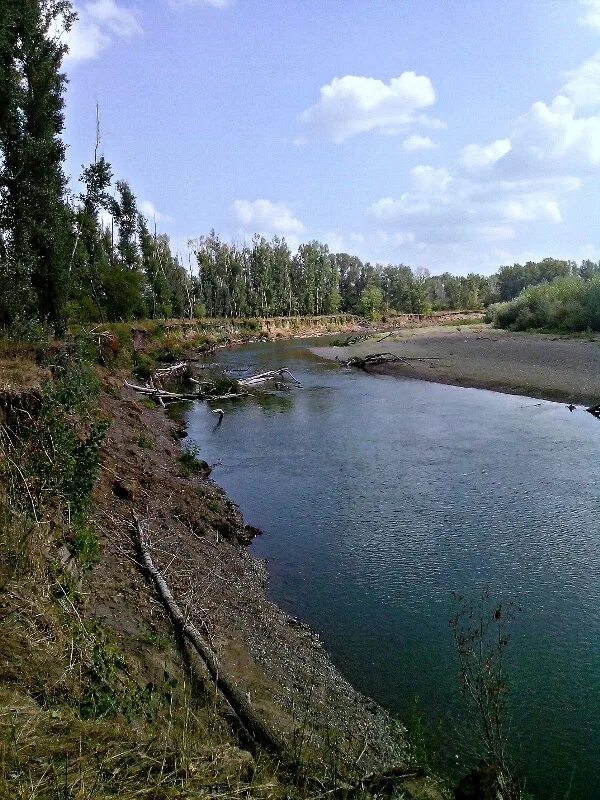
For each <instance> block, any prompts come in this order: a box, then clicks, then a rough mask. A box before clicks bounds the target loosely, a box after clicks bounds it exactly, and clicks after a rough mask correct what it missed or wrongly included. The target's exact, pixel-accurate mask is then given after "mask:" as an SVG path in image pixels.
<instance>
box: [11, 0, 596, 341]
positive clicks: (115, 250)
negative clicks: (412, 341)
mask: <svg viewBox="0 0 600 800" xmlns="http://www.w3.org/2000/svg"><path fill="white" fill-rule="evenodd" d="M1 7H2V18H1V31H0V34H1V46H2V56H3V59H4V62H3V74H2V85H1V94H2V97H1V99H2V102H1V103H0V187H1V192H0V325H1V326H3V327H4V328H7V329H10V330H11V331H12V332H13V333H14V334H15V335H16V336H17V338H18V337H19V336H23V335H29V332H30V331H31V329H32V327H33V328H35V326H37V327H38V332H39V331H41V332H43V331H44V330H50V331H52V332H54V333H56V334H58V335H62V334H64V332H65V331H66V329H67V326H68V325H69V324H73V323H94V322H107V321H126V320H132V319H142V318H152V319H165V318H174V317H186V318H194V317H202V316H210V317H234V318H243V317H261V316H262V317H266V316H293V315H320V314H332V313H336V312H338V311H342V312H347V313H355V314H360V315H362V316H365V317H367V318H370V319H374V318H377V317H379V316H380V315H382V314H384V313H389V312H390V311H392V312H393V311H397V312H399V313H414V314H429V313H431V312H432V311H436V310H443V309H472V310H476V309H482V308H484V307H487V306H489V305H490V304H492V303H494V302H497V301H510V300H511V299H513V298H514V297H516V296H517V295H518V294H519V292H521V291H522V290H523V289H525V288H527V287H528V286H532V285H535V284H540V283H541V284H545V283H548V282H550V281H552V280H553V279H554V278H556V277H566V276H570V275H573V274H576V273H577V272H578V271H579V273H580V274H583V273H586V272H590V271H595V270H597V269H598V265H597V264H593V263H592V262H584V263H583V264H582V265H581V267H579V268H578V267H577V266H576V265H575V264H574V263H572V262H569V261H560V260H556V259H551V258H547V259H544V260H543V261H541V262H539V263H537V262H536V263H534V262H528V263H527V264H526V265H524V266H521V265H518V264H515V265H513V266H505V267H502V268H501V269H500V270H499V271H498V273H496V274H495V275H492V276H483V275H477V274H474V273H472V274H469V275H467V276H456V275H452V274H451V273H450V272H444V273H443V274H441V275H431V274H430V273H429V271H428V270H427V269H423V268H420V269H417V270H412V269H411V268H410V267H408V266H406V265H404V264H399V265H390V264H388V265H385V264H379V263H376V264H372V263H370V262H363V261H361V259H359V258H358V257H356V256H354V255H350V254H347V253H332V252H330V250H329V247H328V246H327V245H326V244H324V243H322V242H317V241H311V242H307V243H304V244H302V245H300V246H299V248H298V250H297V252H295V253H293V252H292V251H291V249H290V247H289V245H288V243H287V242H286V241H285V239H282V238H277V237H275V238H273V239H271V240H270V241H268V240H267V239H265V238H264V237H263V236H260V235H258V234H257V235H256V236H254V237H253V238H252V241H251V242H250V243H243V244H235V243H232V244H227V243H225V242H223V241H221V239H220V238H219V236H218V235H217V234H216V233H215V232H214V231H211V232H210V233H209V234H208V235H207V236H202V237H200V238H198V239H196V240H194V241H192V242H190V254H189V255H190V258H189V263H188V264H187V265H185V266H184V264H183V263H182V260H181V258H180V257H179V256H178V255H176V254H174V253H173V252H172V249H171V246H170V243H169V239H168V237H167V236H166V235H164V234H161V233H159V232H158V230H157V228H156V224H155V222H154V221H153V220H150V221H149V220H148V219H147V218H146V217H145V216H144V215H143V213H141V211H140V208H139V204H138V202H137V200H136V197H135V194H134V192H133V191H132V189H131V187H130V186H129V184H128V183H127V181H126V180H123V179H120V180H116V181H114V180H113V171H112V167H111V164H110V163H109V161H108V160H107V159H106V158H105V156H104V155H103V154H102V146H101V145H102V143H101V140H100V127H99V126H98V133H97V140H96V146H95V148H94V151H93V153H91V160H90V163H89V164H88V165H87V166H85V167H83V168H82V172H81V175H80V176H79V180H78V182H77V186H76V188H71V187H70V183H69V179H68V176H67V175H66V174H65V168H64V158H65V144H64V142H63V139H62V132H63V127H64V112H63V106H64V92H65V86H66V77H65V75H64V74H63V73H62V72H61V63H62V59H63V57H64V55H65V45H64V44H63V43H62V40H61V38H60V37H58V36H56V29H57V26H58V27H63V28H69V27H70V26H71V25H72V24H73V23H74V19H75V17H74V13H73V9H72V6H71V4H70V2H68V0H28V1H27V2H24V3H8V2H5V3H3V4H2V6H1Z"/></svg>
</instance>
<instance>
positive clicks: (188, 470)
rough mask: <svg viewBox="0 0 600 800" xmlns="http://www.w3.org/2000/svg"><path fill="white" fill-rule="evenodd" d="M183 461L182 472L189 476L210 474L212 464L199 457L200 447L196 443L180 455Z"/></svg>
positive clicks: (180, 459) (181, 461)
mask: <svg viewBox="0 0 600 800" xmlns="http://www.w3.org/2000/svg"><path fill="white" fill-rule="evenodd" d="M179 461H180V463H181V473H182V475H183V476H184V477H186V478H189V477H190V476H192V475H202V476H205V477H206V476H207V475H209V474H210V466H209V465H208V464H207V463H206V461H203V460H202V459H201V458H200V457H199V449H198V447H197V446H196V445H193V446H190V447H189V448H188V449H186V450H184V451H183V453H182V454H181V455H180V457H179Z"/></svg>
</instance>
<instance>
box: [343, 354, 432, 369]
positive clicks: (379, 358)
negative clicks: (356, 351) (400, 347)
mask: <svg viewBox="0 0 600 800" xmlns="http://www.w3.org/2000/svg"><path fill="white" fill-rule="evenodd" d="M411 361H441V358H440V357H439V356H422V357H417V356H399V355H396V354H395V353H371V354H370V355H368V356H353V357H352V358H349V359H348V360H347V361H344V362H343V363H344V364H345V365H346V366H347V367H358V368H359V369H367V367H376V366H378V365H379V364H393V363H401V364H406V366H408V367H410V368H411V369H414V367H413V365H412V364H411Z"/></svg>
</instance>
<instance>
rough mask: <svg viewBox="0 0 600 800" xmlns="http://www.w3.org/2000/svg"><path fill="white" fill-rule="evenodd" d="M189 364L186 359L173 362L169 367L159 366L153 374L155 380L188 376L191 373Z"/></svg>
mask: <svg viewBox="0 0 600 800" xmlns="http://www.w3.org/2000/svg"><path fill="white" fill-rule="evenodd" d="M189 369H190V368H189V366H188V364H187V363H186V362H185V361H180V362H179V363H178V364H172V365H171V366H169V367H159V368H158V369H157V370H155V371H154V373H153V374H152V379H153V382H156V381H163V380H170V379H171V378H180V377H186V376H187V375H188V373H189Z"/></svg>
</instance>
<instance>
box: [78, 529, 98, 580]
mask: <svg viewBox="0 0 600 800" xmlns="http://www.w3.org/2000/svg"><path fill="white" fill-rule="evenodd" d="M71 544H72V548H73V552H74V555H75V556H77V559H78V561H79V564H80V566H81V568H82V569H83V570H84V571H86V570H90V569H91V568H92V567H93V566H94V564H96V563H97V562H98V559H99V558H100V542H99V540H98V535H97V533H96V531H95V530H94V529H93V528H91V527H90V526H88V525H81V526H79V527H78V528H77V529H76V530H75V531H74V533H73V534H72V537H71Z"/></svg>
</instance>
